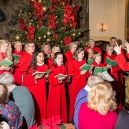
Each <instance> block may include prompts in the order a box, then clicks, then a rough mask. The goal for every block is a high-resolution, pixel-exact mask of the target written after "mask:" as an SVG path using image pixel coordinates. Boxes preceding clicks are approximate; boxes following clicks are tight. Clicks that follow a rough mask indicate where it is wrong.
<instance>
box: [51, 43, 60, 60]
mask: <svg viewBox="0 0 129 129" xmlns="http://www.w3.org/2000/svg"><path fill="white" fill-rule="evenodd" d="M56 47H58V48H59V49H60V51H61V48H60V47H59V46H58V45H55V46H53V47H52V53H51V57H52V58H53V57H54V54H55V53H54V51H55V48H56Z"/></svg>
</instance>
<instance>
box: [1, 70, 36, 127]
mask: <svg viewBox="0 0 129 129" xmlns="http://www.w3.org/2000/svg"><path fill="white" fill-rule="evenodd" d="M0 83H3V84H5V85H6V86H7V88H8V91H9V92H10V96H11V99H12V100H13V101H14V102H15V104H16V105H17V107H18V109H19V110H20V112H21V114H22V116H23V119H24V121H23V126H22V127H23V129H28V128H29V127H30V126H33V125H34V124H35V107H34V101H33V98H32V95H31V93H30V91H29V90H28V89H27V88H26V87H24V86H16V85H15V84H14V78H13V75H12V74H10V73H8V72H4V73H3V74H1V75H0Z"/></svg>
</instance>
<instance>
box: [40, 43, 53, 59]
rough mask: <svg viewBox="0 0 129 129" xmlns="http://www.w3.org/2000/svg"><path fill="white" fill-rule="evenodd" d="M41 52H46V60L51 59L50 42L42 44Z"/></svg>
mask: <svg viewBox="0 0 129 129" xmlns="http://www.w3.org/2000/svg"><path fill="white" fill-rule="evenodd" d="M41 50H42V51H43V52H44V55H45V58H46V59H48V58H50V57H51V46H50V44H49V43H48V42H45V43H43V44H42V46H41Z"/></svg>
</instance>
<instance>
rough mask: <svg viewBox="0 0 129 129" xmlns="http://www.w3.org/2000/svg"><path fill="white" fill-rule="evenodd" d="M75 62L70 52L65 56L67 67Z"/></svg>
mask: <svg viewBox="0 0 129 129" xmlns="http://www.w3.org/2000/svg"><path fill="white" fill-rule="evenodd" d="M72 60H73V53H72V52H71V51H70V50H69V51H67V52H66V53H65V54H64V61H65V62H64V63H65V64H66V65H68V64H69V62H71V61H72Z"/></svg>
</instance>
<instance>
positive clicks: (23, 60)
mask: <svg viewBox="0 0 129 129" xmlns="http://www.w3.org/2000/svg"><path fill="white" fill-rule="evenodd" d="M32 57H33V55H31V54H29V53H28V52H25V53H24V54H23V55H22V56H21V57H20V60H19V69H20V70H21V72H22V85H24V78H25V76H26V71H27V70H28V67H29V65H30V63H31V60H32Z"/></svg>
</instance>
